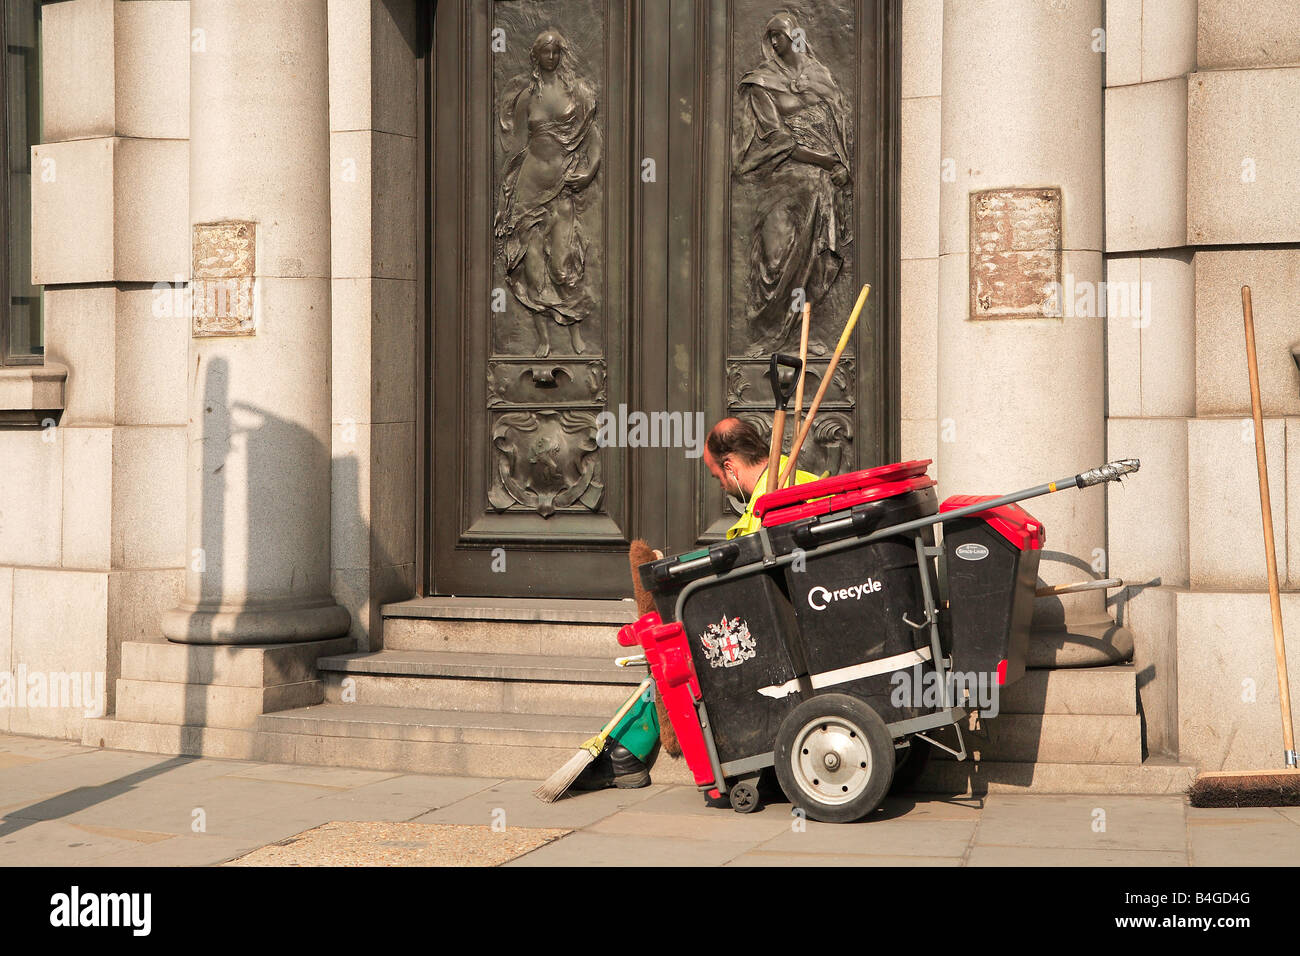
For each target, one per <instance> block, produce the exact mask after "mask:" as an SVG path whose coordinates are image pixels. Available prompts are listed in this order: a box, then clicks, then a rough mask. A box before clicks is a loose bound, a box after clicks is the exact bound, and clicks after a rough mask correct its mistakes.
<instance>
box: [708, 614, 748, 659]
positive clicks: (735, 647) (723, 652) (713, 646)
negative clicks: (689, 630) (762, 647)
mask: <svg viewBox="0 0 1300 956" xmlns="http://www.w3.org/2000/svg"><path fill="white" fill-rule="evenodd" d="M700 646H701V647H703V648H704V656H705V657H707V658H708V659H709V666H710V667H735V666H736V665H737V664H743V663H744V662H745V661H747V660H749V659H750V658H751V657H753V656H754V654H755V653H757V651H756V650H755V647H754V637H753V635H752V634H750V633H749V625H748V624H746V623H745V622H744V621H742V620H741V619H740V618H738V617H733V618H731V619H730V620H728V618H727V616H726V615H725V614H724V615H723V616H722V620H721V621H719V622H718V623H717V624H710V625H709V626H708V629H707V630H705V632H704V633H703V634H701V635H700Z"/></svg>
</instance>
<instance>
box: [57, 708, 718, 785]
mask: <svg viewBox="0 0 1300 956" xmlns="http://www.w3.org/2000/svg"><path fill="white" fill-rule="evenodd" d="M469 716H471V715H466V714H454V715H448V714H438V713H437V712H434V711H424V710H419V709H415V708H409V707H400V708H398V707H394V708H382V707H375V708H367V707H365V706H363V705H359V704H338V705H328V704H327V705H321V706H317V707H307V708H301V709H299V710H295V711H287V712H285V713H282V714H274V715H270V714H268V715H263V717H262V718H261V719H259V721H258V724H257V728H256V729H226V728H219V727H198V726H177V725H174V724H166V723H155V722H143V721H129V720H118V719H115V718H98V719H93V720H87V721H86V722H85V723H84V724H83V729H82V743H84V744H85V745H87V746H90V747H105V748H108V749H111V750H135V751H142V752H145V753H157V754H184V755H187V756H206V757H223V758H228V759H239V760H263V761H269V762H272V763H295V764H310V765H313V766H329V767H359V768H362V769H366V770H388V771H392V772H394V773H422V774H449V775H458V776H470V777H496V778H503V779H504V778H517V779H523V780H545V779H546V778H547V777H549V776H550V775H551V774H552V773H554V772H555V771H556V770H558V769H559V768H560V767H562V766H564V763H565V762H566V761H567V760H568V759H569V758H570V757H572V756H573V755H574V754H575V753H577V750H578V746H579V744H581V743H582V742H583V741H584V740H586V739H587V738H588V737H590V736H592V734H594V733H595V732H596V731H598V730H599V729H600V727H601V724H602V721H601V719H598V718H590V717H572V716H552V717H548V718H545V719H544V721H538V720H532V721H525V720H524V719H523V718H522V716H521V715H518V714H496V715H473V717H472V719H471V720H469V721H468V723H467V724H466V723H459V722H458V721H459V720H463V719H464V718H466V717H469ZM521 724H524V726H520V725H521ZM651 773H652V777H653V780H654V782H656V783H663V784H691V783H693V780H692V778H691V774H690V771H689V770H688V769H687V767H686V762H685V761H684V760H674V759H672V758H669V757H667V756H666V755H664V756H661V758H660V759H659V760H658V761H656V763H655V765H654V767H653V768H652V770H651Z"/></svg>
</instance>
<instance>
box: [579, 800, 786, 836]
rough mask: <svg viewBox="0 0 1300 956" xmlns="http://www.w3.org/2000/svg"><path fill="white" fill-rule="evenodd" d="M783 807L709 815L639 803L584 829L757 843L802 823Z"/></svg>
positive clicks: (590, 831)
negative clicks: (643, 807)
mask: <svg viewBox="0 0 1300 956" xmlns="http://www.w3.org/2000/svg"><path fill="white" fill-rule="evenodd" d="M782 809H783V808H781V807H763V808H762V809H761V810H757V811H755V812H753V813H736V812H734V811H731V812H722V811H719V812H718V815H717V816H715V817H712V818H710V817H704V816H700V815H699V814H694V813H641V812H640V810H639V807H632V808H631V809H629V810H621V811H619V812H618V813H615V814H611V815H610V816H607V817H605V818H604V819H603V820H600V821H599V822H597V823H594V824H592V825H591V826H589V827H587V828H586V832H587V833H607V834H611V835H615V836H618V835H622V836H653V837H673V838H677V839H683V840H715V841H718V842H723V843H728V842H732V841H735V842H738V843H748V844H757V843H761V842H763V841H765V840H770V839H771V838H772V837H774V836H776V835H777V834H780V833H785V832H787V831H788V830H789V829H790V828H791V827H792V826H795V825H802V823H803V821H801V820H799V819H798V818H795V817H792V816H791V815H790V814H789V813H788V812H786V813H783V812H781V811H782ZM787 809H788V808H787Z"/></svg>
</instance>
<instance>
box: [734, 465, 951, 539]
mask: <svg viewBox="0 0 1300 956" xmlns="http://www.w3.org/2000/svg"><path fill="white" fill-rule="evenodd" d="M932 460H933V459H930V458H926V459H924V460H919V459H918V460H916V461H901V462H897V463H896V464H893V465H878V466H877V467H875V468H868V469H866V470H865V471H851V472H849V473H848V474H847V475H832V476H831V477H830V478H822V479H821V480H820V481H810V482H808V483H807V484H803V485H791V486H790V487H789V488H781V489H778V490H777V491H773V492H770V493H769V494H765V495H763V496H761V497H760V498H759V499H758V500H757V501H755V502H754V514H755V515H757V516H759V517H760V518H761V517H762V516H763V515H764V514H766V513H767V512H769V511H775V510H776V509H777V508H788V507H790V506H791V505H798V504H803V503H804V502H805V501H811V500H812V499H814V498H825V497H826V496H827V495H836V494H841V493H843V492H848V491H857V490H859V489H861V488H869V487H871V486H873V485H882V484H885V483H887V482H900V481H903V480H904V479H906V478H914V477H915V476H917V475H923V474H925V469H926V468H928V467H929V465H930V462H931V461H932ZM926 487H929V486H928V485H927V486H926ZM818 513H819V514H820V513H821V512H818ZM787 520H788V519H787ZM763 523H764V524H767V523H768V522H766V521H764V522H763Z"/></svg>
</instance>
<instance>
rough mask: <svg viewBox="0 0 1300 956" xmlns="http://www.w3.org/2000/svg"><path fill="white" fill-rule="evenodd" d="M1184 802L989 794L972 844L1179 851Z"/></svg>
mask: <svg viewBox="0 0 1300 956" xmlns="http://www.w3.org/2000/svg"><path fill="white" fill-rule="evenodd" d="M1184 804H1185V800H1184V798H1183V797H1181V796H1168V797H1155V796H1152V797H1135V796H1109V795H1104V794H1086V795H1081V796H1072V795H1060V794H1035V795H1022V794H990V795H989V796H988V798H987V801H986V803H985V807H984V812H983V814H982V815H981V817H980V823H979V832H978V833H977V834H976V838H975V844H976V845H977V846H1011V847H1016V846H1018V847H1056V848H1076V849H1116V850H1167V851H1174V852H1182V851H1183V850H1184V849H1185V847H1186V845H1187V834H1186V821H1185V816H1184V811H1185V809H1186V808H1185V806H1184Z"/></svg>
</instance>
